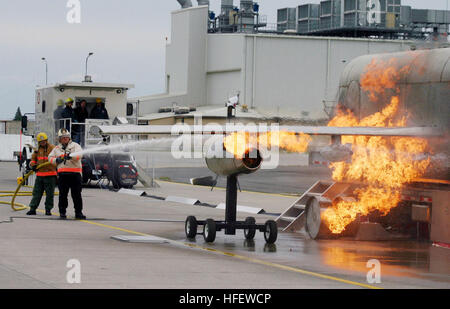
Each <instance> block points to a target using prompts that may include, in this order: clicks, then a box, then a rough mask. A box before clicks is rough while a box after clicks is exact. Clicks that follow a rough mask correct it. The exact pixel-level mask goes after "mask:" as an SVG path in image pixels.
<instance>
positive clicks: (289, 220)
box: [275, 180, 353, 232]
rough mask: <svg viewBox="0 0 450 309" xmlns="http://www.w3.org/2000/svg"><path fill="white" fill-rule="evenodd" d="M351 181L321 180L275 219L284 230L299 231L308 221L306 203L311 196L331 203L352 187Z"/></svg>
mask: <svg viewBox="0 0 450 309" xmlns="http://www.w3.org/2000/svg"><path fill="white" fill-rule="evenodd" d="M352 187H353V186H352V185H351V184H349V183H341V182H333V181H323V180H319V181H317V182H316V183H315V184H314V185H312V187H311V188H309V189H308V190H307V191H306V192H305V193H304V194H303V195H302V196H301V197H300V198H299V199H298V200H296V201H295V202H294V203H293V204H292V205H291V206H290V207H289V208H287V209H286V210H285V211H284V212H283V213H282V214H281V215H280V216H279V217H278V218H277V219H276V220H275V221H276V223H277V225H278V227H279V228H281V229H282V231H283V232H298V231H300V230H301V229H302V228H303V227H304V226H305V222H306V211H305V210H306V205H307V203H308V201H309V200H310V199H311V198H313V197H314V198H317V199H319V201H321V202H327V203H331V201H333V200H334V198H336V197H337V196H339V195H342V194H344V193H345V192H346V191H347V190H349V189H352Z"/></svg>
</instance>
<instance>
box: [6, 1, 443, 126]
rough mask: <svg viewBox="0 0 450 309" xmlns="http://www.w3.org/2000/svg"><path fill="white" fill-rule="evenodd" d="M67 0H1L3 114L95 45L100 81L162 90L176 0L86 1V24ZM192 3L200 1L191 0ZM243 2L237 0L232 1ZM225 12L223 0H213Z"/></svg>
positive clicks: (30, 104)
mask: <svg viewBox="0 0 450 309" xmlns="http://www.w3.org/2000/svg"><path fill="white" fill-rule="evenodd" d="M67 2H68V0H33V1H30V0H14V1H7V0H0V3H1V10H0V104H1V105H0V106H1V108H0V119H10V118H12V117H13V116H14V113H15V111H16V109H17V107H18V106H20V107H21V110H22V113H25V112H34V89H35V87H36V85H43V84H45V65H44V63H43V61H42V60H41V58H42V57H46V58H47V61H48V70H49V72H48V79H49V83H55V82H65V81H81V80H82V79H83V76H84V63H85V58H86V56H87V54H88V53H89V52H91V51H92V52H94V53H95V55H94V56H92V57H91V58H90V59H89V72H88V73H89V75H92V77H93V80H94V81H99V82H100V81H101V82H122V83H132V84H135V86H136V88H135V89H134V90H132V91H131V92H130V94H129V95H130V96H141V95H150V94H156V93H161V92H163V91H164V76H165V67H164V63H165V44H166V41H165V38H166V37H169V38H170V12H171V11H173V10H176V9H178V8H179V5H178V2H177V1H176V0H130V1H125V0H80V2H81V23H79V24H69V23H68V22H67V20H66V17H67V13H68V12H69V10H70V9H69V8H67V7H66V4H67ZM192 2H193V3H195V4H194V5H196V3H197V1H194V0H192ZM319 2H320V1H319V0H309V1H305V0H260V1H259V3H260V6H261V14H263V15H267V16H268V22H269V23H276V10H277V8H281V7H294V6H296V5H299V4H303V3H319ZM234 4H235V5H236V6H237V5H238V4H239V1H238V0H235V1H234ZM402 4H404V5H411V6H413V7H414V8H429V9H445V8H446V5H447V0H402ZM211 9H212V10H214V11H216V13H217V14H218V13H219V12H220V0H211Z"/></svg>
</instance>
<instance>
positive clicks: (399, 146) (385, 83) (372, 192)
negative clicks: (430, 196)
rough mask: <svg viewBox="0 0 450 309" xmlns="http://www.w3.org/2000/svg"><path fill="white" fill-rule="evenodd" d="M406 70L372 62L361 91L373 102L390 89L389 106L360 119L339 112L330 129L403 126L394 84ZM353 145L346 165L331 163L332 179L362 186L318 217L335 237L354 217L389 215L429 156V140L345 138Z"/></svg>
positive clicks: (403, 121)
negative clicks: (421, 157) (405, 186)
mask: <svg viewBox="0 0 450 309" xmlns="http://www.w3.org/2000/svg"><path fill="white" fill-rule="evenodd" d="M408 69H409V67H408V66H403V67H402V68H401V69H395V63H394V62H393V61H389V62H387V63H383V62H372V63H371V64H370V65H369V66H368V67H367V71H366V74H364V76H362V78H361V87H362V89H363V90H365V91H366V92H367V93H368V97H369V99H370V100H371V101H373V102H376V101H377V100H378V98H382V97H385V95H386V93H387V90H391V92H392V93H393V95H392V96H391V97H390V101H389V104H387V106H386V107H385V108H383V110H381V111H380V112H377V113H375V114H372V115H370V116H367V117H365V118H363V119H361V120H358V119H357V118H356V117H355V115H353V113H352V112H351V111H348V110H345V111H339V112H338V113H337V115H336V116H335V117H334V119H332V120H331V121H330V123H329V124H328V125H329V126H337V127H339V126H343V127H354V126H367V127H404V126H405V125H406V120H407V115H405V114H404V112H402V110H401V108H400V100H399V96H398V92H399V89H398V88H397V82H398V81H399V80H400V79H401V77H402V74H404V73H405V72H407V71H408ZM342 142H343V143H351V144H352V150H353V155H352V159H351V162H350V163H347V162H335V163H332V164H331V168H332V169H333V179H334V180H335V181H349V182H362V183H364V184H365V186H363V187H361V188H359V189H358V190H356V191H355V192H354V195H355V200H354V201H345V200H339V201H337V202H335V203H333V205H332V207H329V208H327V209H326V210H325V211H324V212H323V213H322V219H324V221H325V222H326V223H327V225H328V228H329V229H330V231H331V232H332V233H334V234H340V233H342V232H343V231H344V230H345V228H346V227H347V226H348V225H349V224H350V223H351V222H353V221H354V220H355V219H356V218H357V217H358V216H361V215H363V216H364V215H367V214H369V213H371V212H372V211H375V210H378V211H379V213H380V214H381V215H387V214H388V213H389V212H390V210H391V209H392V208H394V207H396V206H397V205H398V203H399V202H400V196H401V189H402V187H403V186H404V185H405V184H406V183H408V182H411V181H412V180H413V179H414V178H419V177H420V176H422V175H423V174H424V173H425V171H426V170H427V168H428V166H429V165H430V159H429V158H423V159H418V158H420V156H419V155H420V154H423V153H425V152H427V151H428V142H427V141H426V140H425V139H422V138H410V137H366V136H358V137H355V136H347V137H343V140H342Z"/></svg>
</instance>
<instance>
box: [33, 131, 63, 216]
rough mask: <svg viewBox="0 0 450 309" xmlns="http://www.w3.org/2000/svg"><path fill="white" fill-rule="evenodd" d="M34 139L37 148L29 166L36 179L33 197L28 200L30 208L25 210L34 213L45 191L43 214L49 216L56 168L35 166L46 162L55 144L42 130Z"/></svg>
mask: <svg viewBox="0 0 450 309" xmlns="http://www.w3.org/2000/svg"><path fill="white" fill-rule="evenodd" d="M36 140H37V142H38V148H37V149H36V150H35V151H34V152H33V155H32V157H31V162H30V166H31V168H32V169H33V171H35V172H36V181H35V183H34V188H33V198H32V199H31V202H30V210H29V211H28V212H27V215H29V216H34V215H36V209H37V208H38V207H39V204H40V202H41V199H42V195H43V194H44V191H45V194H46V198H45V214H46V215H47V216H51V215H52V213H51V210H52V208H53V197H54V192H55V186H56V168H55V167H54V166H53V165H47V166H44V167H42V168H40V169H39V170H38V169H37V167H38V166H39V165H41V164H43V163H46V162H48V156H49V154H50V153H51V152H52V150H53V149H54V148H55V146H54V145H52V144H50V143H49V142H48V137H47V134H45V133H43V132H42V133H39V134H38V135H37V136H36Z"/></svg>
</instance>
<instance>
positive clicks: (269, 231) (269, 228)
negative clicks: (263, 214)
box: [264, 220, 278, 244]
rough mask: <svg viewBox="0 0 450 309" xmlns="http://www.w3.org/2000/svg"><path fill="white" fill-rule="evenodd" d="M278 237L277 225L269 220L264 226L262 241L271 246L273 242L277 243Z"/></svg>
mask: <svg viewBox="0 0 450 309" xmlns="http://www.w3.org/2000/svg"><path fill="white" fill-rule="evenodd" d="M277 236H278V227H277V223H276V222H275V221H273V220H269V221H267V222H266V224H265V231H264V239H265V240H266V243H268V244H273V243H275V241H277Z"/></svg>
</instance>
